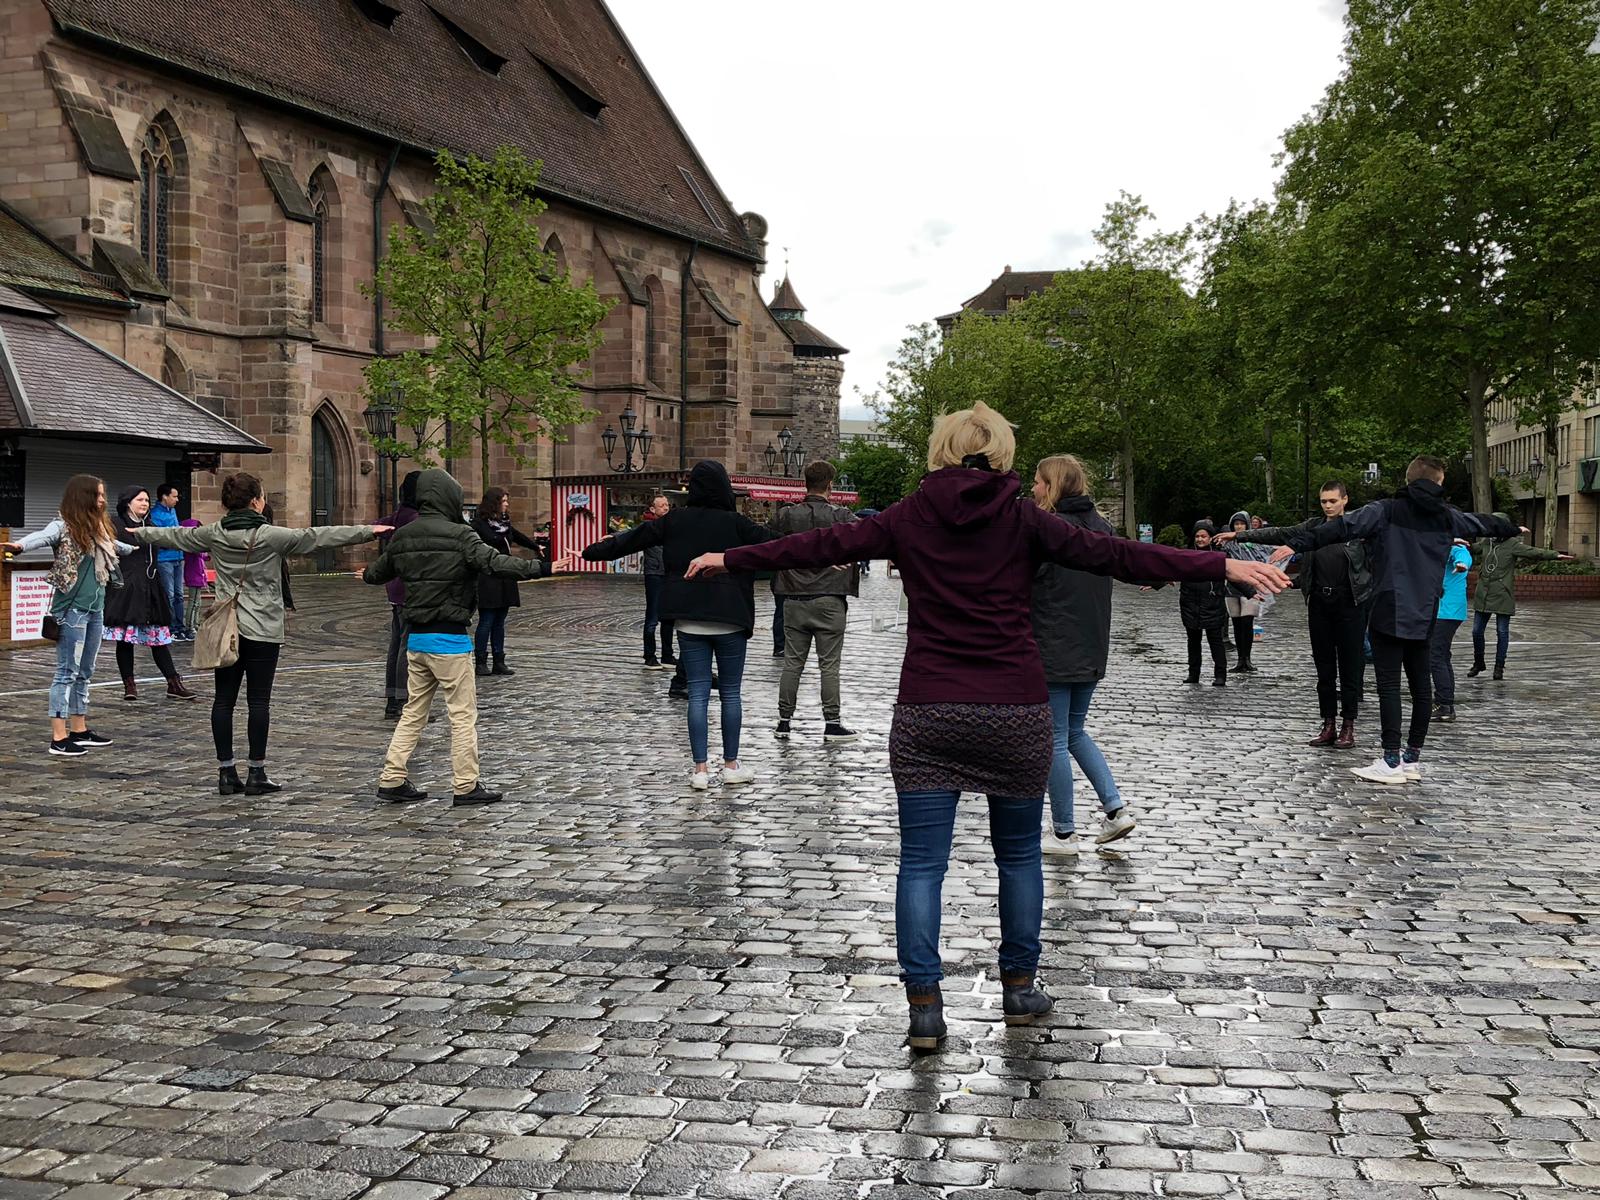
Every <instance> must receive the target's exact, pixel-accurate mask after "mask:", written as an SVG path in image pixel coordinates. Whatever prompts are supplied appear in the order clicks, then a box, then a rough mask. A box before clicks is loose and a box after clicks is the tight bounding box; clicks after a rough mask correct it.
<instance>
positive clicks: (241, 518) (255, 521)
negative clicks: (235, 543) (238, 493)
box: [217, 508, 271, 529]
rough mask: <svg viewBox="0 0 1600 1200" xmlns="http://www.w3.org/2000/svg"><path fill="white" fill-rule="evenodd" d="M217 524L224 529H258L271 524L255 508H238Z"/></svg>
mask: <svg viewBox="0 0 1600 1200" xmlns="http://www.w3.org/2000/svg"><path fill="white" fill-rule="evenodd" d="M217 524H219V525H221V526H222V528H224V529H257V528H259V527H261V526H262V525H270V524H271V522H270V521H268V520H267V519H266V518H265V517H263V516H262V515H261V514H260V513H258V512H257V511H256V510H255V509H253V508H236V509H234V510H233V511H232V512H230V513H229V514H228V515H227V516H225V517H223V518H222V520H220V521H218V522H217Z"/></svg>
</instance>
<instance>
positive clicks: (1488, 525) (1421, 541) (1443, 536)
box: [1284, 454, 1520, 784]
mask: <svg viewBox="0 0 1600 1200" xmlns="http://www.w3.org/2000/svg"><path fill="white" fill-rule="evenodd" d="M1443 484H1444V463H1443V462H1442V461H1441V460H1439V459H1437V458H1434V457H1432V456H1431V455H1427V454H1423V455H1418V456H1417V457H1416V458H1414V459H1412V461H1411V465H1410V466H1409V467H1407V468H1406V486H1405V487H1404V488H1403V489H1401V491H1400V492H1399V493H1398V494H1397V495H1395V496H1394V497H1393V498H1392V499H1388V500H1374V501H1373V502H1372V503H1370V504H1366V505H1363V506H1362V507H1361V508H1359V509H1357V510H1356V511H1355V512H1353V513H1346V514H1345V515H1344V516H1342V517H1337V518H1335V519H1334V520H1332V521H1327V522H1325V523H1323V524H1322V525H1319V526H1317V527H1316V528H1315V529H1310V530H1306V529H1291V530H1285V531H1284V532H1285V533H1286V534H1287V537H1286V539H1285V540H1286V542H1287V544H1288V545H1291V546H1293V547H1294V548H1295V550H1296V551H1298V552H1301V553H1304V552H1306V551H1308V550H1315V549H1318V548H1320V547H1322V546H1331V545H1334V544H1335V543H1338V542H1346V541H1350V540H1351V539H1352V538H1366V539H1367V542H1368V545H1370V546H1372V547H1373V548H1374V550H1375V555H1374V562H1373V568H1372V570H1373V580H1372V610H1371V612H1372V615H1371V620H1370V621H1369V623H1368V631H1369V634H1370V636H1371V639H1372V669H1373V674H1374V675H1375V676H1376V677H1377V681H1378V716H1379V721H1380V723H1381V724H1382V726H1383V756H1382V757H1381V758H1379V759H1378V760H1377V761H1376V762H1374V763H1373V764H1372V765H1371V766H1368V767H1356V768H1354V770H1355V773H1356V774H1357V775H1359V776H1361V777H1362V778H1363V779H1368V780H1371V781H1372V782H1374V783H1384V784H1403V783H1414V782H1418V781H1420V780H1421V779H1422V766H1421V763H1420V759H1421V757H1422V744H1423V742H1424V741H1425V740H1426V738H1427V736H1428V718H1429V716H1430V706H1431V704H1432V701H1433V694H1432V693H1433V688H1432V681H1431V679H1430V674H1429V642H1430V639H1431V638H1432V635H1433V625H1434V621H1435V620H1436V619H1437V614H1438V611H1439V597H1440V596H1441V595H1442V594H1443V592H1444V569H1445V563H1446V562H1448V561H1449V558H1450V547H1451V545H1452V544H1453V543H1454V540H1455V539H1456V538H1477V537H1513V536H1515V535H1516V534H1517V533H1518V532H1520V529H1519V527H1518V526H1516V525H1513V524H1512V523H1511V522H1510V521H1508V520H1506V518H1504V517H1500V516H1494V515H1492V514H1489V513H1464V512H1462V511H1461V510H1460V509H1459V508H1456V507H1455V506H1454V505H1452V504H1449V503H1447V502H1446V501H1445V498H1444V486H1443ZM1402 671H1404V673H1405V677H1406V684H1407V686H1408V688H1409V690H1410V692H1411V728H1410V732H1409V736H1408V737H1407V739H1406V747H1405V750H1404V751H1402V750H1401V748H1400V716H1401V704H1400V675H1401V672H1402Z"/></svg>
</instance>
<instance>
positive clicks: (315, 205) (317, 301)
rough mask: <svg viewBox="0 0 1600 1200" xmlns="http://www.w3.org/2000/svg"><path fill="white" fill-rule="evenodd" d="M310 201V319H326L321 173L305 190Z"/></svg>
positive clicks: (325, 243) (324, 201)
mask: <svg viewBox="0 0 1600 1200" xmlns="http://www.w3.org/2000/svg"><path fill="white" fill-rule="evenodd" d="M306 196H307V198H308V199H309V200H310V201H311V319H312V320H313V321H326V320H327V319H328V189H327V188H326V187H325V186H324V184H323V180H322V174H321V172H318V173H317V174H315V175H313V176H312V177H311V186H310V187H309V188H307V189H306Z"/></svg>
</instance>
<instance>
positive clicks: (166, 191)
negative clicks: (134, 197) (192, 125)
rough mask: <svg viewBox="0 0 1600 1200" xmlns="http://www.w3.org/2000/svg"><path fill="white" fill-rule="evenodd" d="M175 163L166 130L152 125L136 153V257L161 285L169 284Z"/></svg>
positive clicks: (170, 277)
mask: <svg viewBox="0 0 1600 1200" xmlns="http://www.w3.org/2000/svg"><path fill="white" fill-rule="evenodd" d="M176 173H177V162H176V159H175V158H174V156H173V153H172V142H171V140H170V139H169V138H168V137H167V133H166V130H164V129H162V128H161V126H160V125H159V124H158V123H156V122H151V125H150V128H149V129H148V130H146V131H145V135H144V145H143V146H142V147H141V148H140V151H139V253H140V254H141V255H143V256H144V260H145V262H147V263H149V264H150V269H151V270H152V271H153V272H155V276H156V278H157V279H159V280H161V282H162V283H165V284H167V285H169V286H170V285H171V283H172V179H173V176H174V175H175V174H176Z"/></svg>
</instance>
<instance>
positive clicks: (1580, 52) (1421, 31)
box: [1278, 0, 1600, 508]
mask: <svg viewBox="0 0 1600 1200" xmlns="http://www.w3.org/2000/svg"><path fill="white" fill-rule="evenodd" d="M1597 27H1600V0H1502V2H1500V3H1493V4H1487V3H1482V2H1480V0H1350V4H1349V9H1348V13H1347V16H1346V36H1345V67H1344V71H1343V73H1342V74H1341V75H1340V77H1339V78H1338V79H1337V80H1336V81H1335V82H1334V83H1333V85H1332V86H1331V87H1330V88H1329V89H1328V91H1327V93H1326V95H1325V96H1324V98H1323V100H1322V102H1321V103H1320V104H1319V105H1318V106H1317V107H1316V109H1315V110H1314V111H1313V112H1312V113H1311V114H1310V115H1308V116H1307V117H1306V118H1305V119H1304V120H1302V121H1301V122H1300V123H1299V124H1297V125H1296V126H1295V127H1294V128H1292V129H1291V130H1290V131H1289V132H1288V134H1287V135H1286V137H1285V142H1284V146H1285V160H1286V166H1285V171H1284V175H1283V179H1282V181H1281V182H1280V184H1279V189H1278V196H1279V201H1280V203H1281V204H1282V205H1284V206H1286V207H1287V208H1288V210H1289V211H1291V212H1292V213H1293V214H1294V216H1295V218H1296V219H1297V220H1298V221H1300V222H1302V223H1303V224H1304V226H1305V229H1306V233H1307V237H1308V241H1307V243H1306V244H1307V246H1308V247H1309V248H1310V249H1311V250H1312V251H1313V252H1315V254H1316V260H1317V261H1316V269H1317V271H1318V272H1319V273H1320V275H1321V278H1322V280H1323V287H1322V293H1323V295H1322V304H1321V305H1320V307H1321V318H1320V319H1319V320H1318V321H1317V322H1316V324H1315V326H1314V327H1315V328H1318V329H1331V328H1336V327H1337V328H1341V329H1342V330H1343V331H1344V334H1345V335H1346V336H1352V335H1353V337H1354V339H1355V340H1356V341H1358V342H1359V343H1360V344H1361V345H1362V346H1364V347H1365V348H1366V354H1367V358H1368V363H1369V365H1370V367H1371V369H1372V371H1373V372H1374V373H1375V374H1381V375H1382V376H1383V377H1384V378H1386V379H1387V380H1388V381H1389V386H1390V387H1391V389H1392V393H1393V395H1392V398H1393V400H1394V401H1397V402H1399V403H1401V404H1404V405H1412V404H1417V403H1419V402H1420V404H1421V405H1422V406H1423V407H1427V406H1429V405H1431V404H1432V403H1434V402H1435V401H1437V400H1438V399H1440V398H1450V399H1451V400H1453V401H1454V402H1455V403H1456V404H1457V405H1458V406H1459V408H1460V409H1463V410H1464V411H1465V415H1466V417H1467V419H1468V421H1469V423H1470V429H1471V449H1472V454H1473V459H1472V475H1473V481H1472V482H1473V499H1474V504H1475V506H1476V507H1478V508H1487V507H1488V506H1489V505H1490V504H1491V503H1492V494H1491V487H1490V474H1489V467H1490V463H1489V454H1488V441H1487V429H1488V422H1487V415H1486V414H1487V408H1488V405H1489V404H1490V403H1491V402H1492V401H1493V400H1495V399H1497V398H1508V399H1509V398H1513V397H1516V396H1518V395H1522V394H1525V393H1526V392H1527V391H1528V390H1529V387H1528V384H1527V383H1526V382H1525V380H1526V379H1527V378H1530V377H1532V378H1536V379H1537V380H1538V384H1537V386H1535V387H1534V388H1533V389H1532V390H1533V391H1536V392H1538V393H1539V394H1542V395H1545V396H1547V397H1555V396H1570V395H1571V394H1572V392H1573V390H1574V388H1575V386H1576V385H1577V384H1578V382H1579V377H1578V374H1577V373H1578V371H1579V370H1580V369H1581V365H1582V364H1583V363H1586V362H1592V361H1595V360H1596V359H1597V358H1600V305H1596V304H1595V303H1594V297H1595V283H1596V280H1597V279H1600V153H1597V148H1596V131H1597V130H1600V56H1597V55H1595V54H1594V53H1592V52H1591V46H1592V44H1593V43H1594V41H1595V33H1596V29H1597ZM1552 350H1553V351H1554V352H1553V353H1552Z"/></svg>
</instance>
